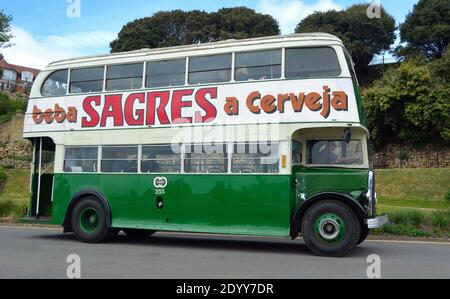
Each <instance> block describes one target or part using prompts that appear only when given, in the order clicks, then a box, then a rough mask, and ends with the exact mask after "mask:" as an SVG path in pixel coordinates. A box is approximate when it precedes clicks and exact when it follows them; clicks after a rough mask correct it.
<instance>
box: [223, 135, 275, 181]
mask: <svg viewBox="0 0 450 299" xmlns="http://www.w3.org/2000/svg"><path fill="white" fill-rule="evenodd" d="M266 142H267V141H266ZM242 144H244V145H245V146H247V145H248V146H251V145H257V146H258V142H236V141H235V142H231V146H232V152H231V153H230V155H231V159H230V173H231V174H246V175H260V174H266V175H276V174H281V169H282V167H281V165H280V163H281V159H280V158H281V155H280V152H281V141H270V144H271V145H273V144H275V145H276V146H277V155H276V156H272V155H270V156H264V154H262V155H259V153H235V147H236V146H238V145H242ZM235 154H239V155H259V156H258V157H253V158H244V159H243V160H244V161H249V160H250V161H251V160H255V159H261V158H274V157H276V158H277V163H271V164H259V165H255V166H258V167H259V166H261V165H262V166H264V165H267V166H268V167H269V166H273V165H276V167H277V169H276V171H275V172H252V173H243V172H233V166H234V163H233V158H234V155H235Z"/></svg>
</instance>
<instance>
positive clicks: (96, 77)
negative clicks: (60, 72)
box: [70, 66, 105, 93]
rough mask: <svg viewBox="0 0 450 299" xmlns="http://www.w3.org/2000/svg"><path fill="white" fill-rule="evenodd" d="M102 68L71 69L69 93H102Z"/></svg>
mask: <svg viewBox="0 0 450 299" xmlns="http://www.w3.org/2000/svg"><path fill="white" fill-rule="evenodd" d="M104 69H105V68H104V67H103V66H102V67H92V68H84V69H73V70H71V71H70V92H71V93H85V92H86V93H87V92H100V91H103V77H104Z"/></svg>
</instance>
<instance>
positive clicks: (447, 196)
mask: <svg viewBox="0 0 450 299" xmlns="http://www.w3.org/2000/svg"><path fill="white" fill-rule="evenodd" d="M445 199H446V200H450V190H448V191H447V194H446V195H445Z"/></svg>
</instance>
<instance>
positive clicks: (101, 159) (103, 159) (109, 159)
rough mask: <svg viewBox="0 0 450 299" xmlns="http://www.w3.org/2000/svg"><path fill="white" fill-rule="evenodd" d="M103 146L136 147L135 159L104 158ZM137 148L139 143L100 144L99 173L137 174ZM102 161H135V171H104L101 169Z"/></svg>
mask: <svg viewBox="0 0 450 299" xmlns="http://www.w3.org/2000/svg"><path fill="white" fill-rule="evenodd" d="M105 148H136V159H133V160H126V159H111V158H107V159H105V158H104V149H105ZM139 148H140V145H134V144H133V145H102V146H101V157H100V161H99V163H100V164H99V165H100V167H99V170H100V173H102V174H139V173H140V172H139V158H140V157H139ZM103 161H136V171H135V172H125V171H121V172H118V171H111V172H106V171H103Z"/></svg>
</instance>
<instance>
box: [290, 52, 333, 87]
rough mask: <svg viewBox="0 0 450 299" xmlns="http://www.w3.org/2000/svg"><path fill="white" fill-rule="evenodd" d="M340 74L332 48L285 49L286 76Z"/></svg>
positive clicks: (305, 76) (292, 77) (303, 76)
mask: <svg viewBox="0 0 450 299" xmlns="http://www.w3.org/2000/svg"><path fill="white" fill-rule="evenodd" d="M340 74H341V67H340V66H339V60H338V57H337V55H336V52H335V51H334V49H333V48H328V47H322V48H291V49H289V48H288V49H286V78H288V79H298V78H323V77H336V76H339V75H340Z"/></svg>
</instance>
